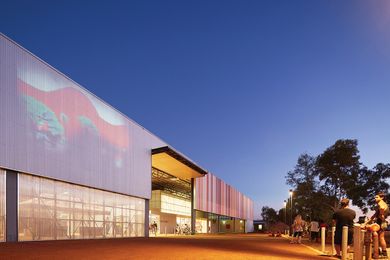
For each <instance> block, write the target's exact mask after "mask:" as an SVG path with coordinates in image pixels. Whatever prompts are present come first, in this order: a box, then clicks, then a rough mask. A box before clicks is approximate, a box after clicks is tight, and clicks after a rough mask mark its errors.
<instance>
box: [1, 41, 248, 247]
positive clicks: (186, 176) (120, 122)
mask: <svg viewBox="0 0 390 260" xmlns="http://www.w3.org/2000/svg"><path fill="white" fill-rule="evenodd" d="M0 122H1V124H0V240H1V241H30V240H64V239H94V238H117V237H137V236H148V235H149V227H150V224H151V223H156V224H157V227H158V228H157V233H160V234H161V233H166V234H170V233H185V232H187V233H188V230H190V232H191V233H217V232H248V231H251V228H252V229H253V225H252V220H253V202H252V201H251V200H250V199H249V198H247V197H246V196H245V195H243V194H242V193H240V192H238V191H237V190H236V189H234V188H233V187H231V186H230V185H227V184H226V183H224V182H223V181H222V180H220V179H218V178H217V177H216V176H214V175H212V174H211V173H208V172H207V171H205V170H204V169H202V168H201V167H199V166H198V165H197V164H195V163H194V162H192V161H191V160H190V159H188V158H187V157H185V156H184V155H182V154H181V153H179V152H178V151H176V150H174V149H173V148H171V147H170V146H169V144H167V143H166V142H164V141H163V140H161V139H160V138H158V137H157V136H155V135H153V134H152V133H150V132H149V131H147V130H145V129H144V128H143V127H142V126H140V125H138V124H137V123H135V122H134V121H132V120H130V119H128V118H127V117H126V116H124V115H123V114H121V113H120V112H118V111H117V110H115V109H114V108H112V107H111V106H109V105H108V104H106V103H105V102H104V101H102V100H100V99H99V98H98V97H96V96H95V95H93V94H92V93H90V92H89V91H87V90H85V89H84V88H82V87H81V86H80V85H78V84H77V83H75V82H74V81H72V80H71V79H69V78H68V77H66V76H65V75H63V74H62V73H60V72H58V71H57V70H55V69H54V68H52V67H51V66H50V65H48V64H46V63H45V62H43V61H42V60H40V59H39V58H37V57H36V56H34V55H32V54H31V53H30V52H28V51H27V50H25V49H23V48H22V47H20V46H19V45H18V44H16V43H15V42H13V41H12V40H10V39H9V38H7V37H6V36H4V35H1V34H0Z"/></svg>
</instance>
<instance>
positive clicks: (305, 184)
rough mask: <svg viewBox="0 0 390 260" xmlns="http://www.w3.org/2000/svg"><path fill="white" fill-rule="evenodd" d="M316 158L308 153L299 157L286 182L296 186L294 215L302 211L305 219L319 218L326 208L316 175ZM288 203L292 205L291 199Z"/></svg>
mask: <svg viewBox="0 0 390 260" xmlns="http://www.w3.org/2000/svg"><path fill="white" fill-rule="evenodd" d="M315 162H316V158H315V157H313V156H311V155H308V154H306V153H304V154H301V155H300V156H299V157H298V161H297V164H296V165H295V167H294V170H292V171H289V172H288V173H287V176H286V183H287V184H288V185H290V186H291V187H293V188H294V198H293V203H294V205H293V206H294V207H293V209H294V212H293V216H294V215H296V214H297V213H300V214H301V215H302V217H304V218H305V219H307V218H310V219H313V218H315V219H319V218H320V217H321V215H322V213H323V212H324V210H325V211H328V210H329V209H324V205H323V203H318V202H319V201H326V199H325V200H324V196H323V195H322V193H321V192H319V182H318V178H317V177H316V167H315ZM288 201H289V203H288V205H291V201H290V199H289V200H288Z"/></svg>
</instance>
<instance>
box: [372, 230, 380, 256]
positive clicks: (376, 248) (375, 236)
mask: <svg viewBox="0 0 390 260" xmlns="http://www.w3.org/2000/svg"><path fill="white" fill-rule="evenodd" d="M378 238H379V235H378V232H376V231H374V232H372V244H373V245H374V250H373V251H374V252H373V257H374V258H375V259H377V258H379V239H378Z"/></svg>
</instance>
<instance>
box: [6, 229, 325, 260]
mask: <svg viewBox="0 0 390 260" xmlns="http://www.w3.org/2000/svg"><path fill="white" fill-rule="evenodd" d="M0 259H56V260H57V259H66V260H71V259H94V260H96V259H224V260H225V259H267V260H274V259H275V260H276V259H290V260H291V259H313V260H315V259H332V258H330V257H324V256H320V254H319V252H318V251H317V252H316V251H315V250H314V249H311V248H309V247H307V246H304V245H299V244H290V243H289V240H288V239H286V238H283V237H268V236H267V235H261V234H231V235H195V236H171V237H164V236H161V237H151V238H126V239H99V240H72V241H41V242H19V243H1V244H0Z"/></svg>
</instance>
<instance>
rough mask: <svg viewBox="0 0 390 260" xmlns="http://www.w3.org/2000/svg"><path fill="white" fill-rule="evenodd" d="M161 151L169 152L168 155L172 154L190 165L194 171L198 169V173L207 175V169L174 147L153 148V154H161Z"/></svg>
mask: <svg viewBox="0 0 390 260" xmlns="http://www.w3.org/2000/svg"><path fill="white" fill-rule="evenodd" d="M159 153H167V154H168V155H170V156H172V157H173V158H175V159H176V160H178V161H180V162H181V163H183V164H185V165H186V166H188V167H190V168H191V169H193V170H194V171H197V172H198V173H200V174H202V175H206V174H207V173H208V171H207V170H205V169H203V168H201V167H200V166H198V165H196V164H195V163H194V162H192V161H191V160H190V159H188V158H187V157H185V156H184V155H182V154H181V153H179V152H178V151H175V150H174V149H173V148H171V147H169V146H163V147H159V148H155V149H152V155H153V154H159Z"/></svg>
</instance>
